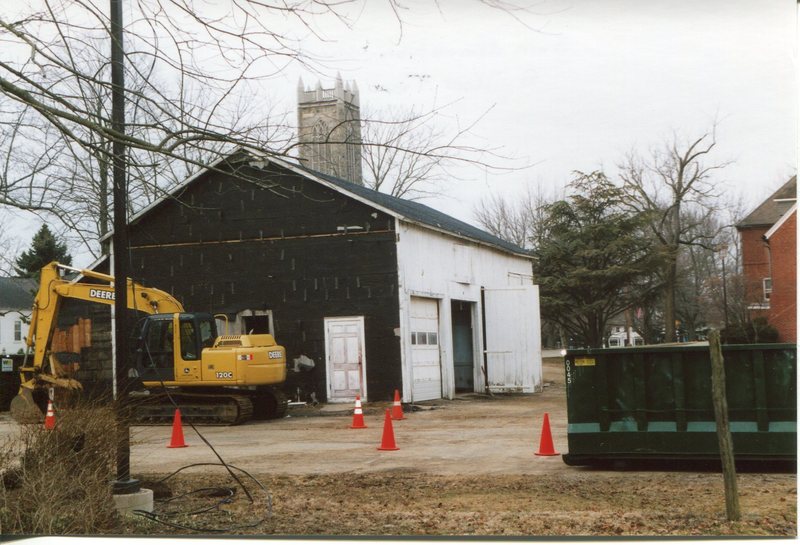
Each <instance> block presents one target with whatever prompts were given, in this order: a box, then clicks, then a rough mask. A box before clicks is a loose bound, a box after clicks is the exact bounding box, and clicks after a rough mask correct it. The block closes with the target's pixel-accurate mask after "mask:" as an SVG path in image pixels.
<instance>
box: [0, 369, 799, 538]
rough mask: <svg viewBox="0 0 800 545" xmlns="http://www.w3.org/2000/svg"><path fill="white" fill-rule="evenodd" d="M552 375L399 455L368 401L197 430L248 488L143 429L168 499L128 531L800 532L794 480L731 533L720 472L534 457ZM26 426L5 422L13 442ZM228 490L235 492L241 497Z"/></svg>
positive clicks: (159, 488) (398, 431)
mask: <svg viewBox="0 0 800 545" xmlns="http://www.w3.org/2000/svg"><path fill="white" fill-rule="evenodd" d="M544 379H545V383H546V387H545V389H544V392H542V393H541V394H536V395H528V396H521V395H520V396H498V397H493V398H490V397H486V396H478V395H469V396H464V397H463V398H460V399H456V400H452V401H437V402H434V403H427V404H423V405H420V406H419V407H418V409H419V410H406V412H405V416H406V419H405V420H402V421H395V422H393V429H394V435H395V439H396V443H397V446H398V447H399V450H396V451H379V450H377V447H378V445H379V444H380V442H381V436H382V433H383V419H384V411H385V409H386V408H387V407H388V404H386V403H377V404H367V405H365V414H366V417H365V418H366V423H367V426H368V428H367V429H350V428H349V426H350V424H351V422H352V407H344V406H336V405H328V406H325V407H321V408H320V407H317V408H301V409H292V410H291V411H290V416H289V417H287V418H284V419H282V420H280V421H273V422H253V423H248V424H246V425H242V426H236V427H201V428H199V432H200V433H201V434H202V436H203V437H204V438H205V440H206V441H208V442H209V443H210V444H211V445H212V446H213V447H214V450H216V452H217V453H218V454H219V456H220V457H221V458H222V459H224V460H225V462H226V463H228V464H230V465H231V466H235V468H237V469H235V470H232V471H233V473H234V474H235V475H236V477H237V478H238V479H239V481H240V483H236V482H235V481H234V479H233V478H232V477H231V476H230V475H229V474H228V473H227V472H226V470H225V469H224V468H222V467H220V466H209V465H193V464H213V463H218V462H219V460H218V459H217V457H216V455H215V454H214V452H212V450H211V449H210V448H209V447H208V446H207V445H206V444H205V443H204V442H203V440H202V439H201V437H200V436H198V435H197V433H196V432H195V431H194V430H192V429H191V427H189V426H186V425H184V428H183V431H184V436H185V441H186V443H187V444H188V445H189V446H188V447H187V448H167V444H168V443H169V442H170V436H171V431H172V430H171V429H170V427H169V426H160V427H158V426H156V427H136V428H134V429H133V430H132V451H131V468H132V473H133V474H134V476H135V477H137V478H140V479H142V480H143V482H144V484H145V485H146V486H148V487H150V488H152V489H153V490H154V491H155V493H156V497H157V499H158V500H159V501H157V502H156V509H155V513H156V514H157V515H156V517H157V518H158V519H159V520H160V522H154V521H150V520H146V519H144V518H141V517H136V518H133V519H130V520H128V521H127V522H126V523H125V524H126V526H125V529H124V532H125V533H128V534H141V535H152V534H172V535H174V534H196V533H201V534H205V535H214V534H216V533H222V534H237V535H238V534H249V535H271V536H275V535H279V536H291V535H304V536H308V535H314V536H339V535H366V536H411V535H414V536H418V535H430V536H434V535H456V536H466V535H478V536H526V537H531V536H585V535H593V536H598V535H601V536H606V535H607V536H620V535H623V536H625V535H634V536H662V535H681V536H705V535H710V536H715V535H764V536H796V535H797V488H796V476H795V475H794V474H786V473H747V474H740V475H739V480H738V483H739V491H740V497H741V506H742V513H743V517H742V520H741V521H740V522H735V523H729V522H727V521H726V519H725V501H724V492H723V483H722V476H721V475H720V474H719V473H716V472H713V471H702V470H698V469H694V470H692V469H688V470H687V469H684V470H681V471H666V470H656V471H641V470H635V471H634V470H618V471H611V470H597V469H591V468H578V467H570V466H567V465H566V464H564V462H563V461H562V460H561V457H560V456H548V457H544V456H536V455H535V454H534V453H535V451H536V450H537V449H538V447H539V439H540V432H541V428H542V417H543V414H544V413H545V412H547V413H548V414H549V418H550V424H551V430H552V434H553V440H554V443H555V448H556V450H558V451H559V452H562V453H563V452H564V451H565V450H566V447H567V443H566V399H565V389H564V377H563V368H562V364H561V361H560V359H555V360H548V361H547V362H546V364H545V372H544ZM12 428H13V425H12V424H11V423H9V422H8V421H7V420H6V419H2V420H0V436H2V434H3V433H7V432H8V431H9V430H11V429H12ZM186 466H190V467H186ZM182 468H185V469H182ZM175 471H179V472H178V473H177V474H175V475H174V476H171V477H168V476H169V475H170V474H171V473H172V472H175ZM164 477H168V478H167V479H166V480H165V481H160V479H162V478H164ZM242 485H243V486H242ZM219 487H223V488H225V487H232V488H233V489H235V492H234V493H233V495H232V496H231V497H228V495H227V494H228V491H227V490H220V489H219ZM184 493H190V494H189V495H187V496H181V495H182V494H184ZM248 494H249V495H251V496H252V499H251V498H248V497H247V495H248ZM176 496H180V497H179V498H178V499H173V500H169V501H166V502H165V501H162V500H168V498H170V497H172V498H174V497H176ZM189 513H194V514H189Z"/></svg>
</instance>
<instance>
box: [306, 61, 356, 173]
mask: <svg viewBox="0 0 800 545" xmlns="http://www.w3.org/2000/svg"><path fill="white" fill-rule="evenodd" d="M360 119H361V113H360V110H359V105H358V87H357V86H356V84H355V82H353V84H352V86H351V85H350V84H349V83H348V84H347V85H345V84H344V83H343V82H342V76H341V75H339V74H337V75H336V82H335V84H334V87H333V89H323V88H322V85H321V84H320V83H319V82H317V86H316V87H315V88H313V89H306V88H305V86H304V85H303V80H302V79H301V80H300V81H299V82H298V85H297V127H298V142H299V144H300V146H299V148H300V153H299V154H300V162H301V163H302V164H303V165H304V166H307V167H309V168H311V169H314V170H317V171H319V172H322V173H324V174H329V175H331V176H336V177H337V178H342V179H343V180H347V181H349V182H353V183H356V184H363V181H362V178H361V124H360Z"/></svg>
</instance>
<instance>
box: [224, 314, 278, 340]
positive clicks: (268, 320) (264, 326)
mask: <svg viewBox="0 0 800 545" xmlns="http://www.w3.org/2000/svg"><path fill="white" fill-rule="evenodd" d="M233 330H234V332H239V333H242V334H245V335H247V334H250V333H252V334H256V335H257V334H263V333H269V334H270V335H274V334H275V324H274V322H273V319H272V311H271V310H252V309H247V310H243V311H241V312H238V313H237V314H236V321H235V323H234V327H233Z"/></svg>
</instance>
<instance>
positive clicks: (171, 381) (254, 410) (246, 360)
mask: <svg viewBox="0 0 800 545" xmlns="http://www.w3.org/2000/svg"><path fill="white" fill-rule="evenodd" d="M62 271H71V272H75V273H79V274H80V276H81V277H83V279H89V280H91V281H95V280H98V281H101V282H102V283H86V282H83V281H78V279H77V278H79V277H76V279H73V280H67V279H65V278H63V277H62V275H61V272H62ZM127 294H128V308H130V309H133V310H138V311H141V312H144V313H146V314H147V316H146V317H144V318H143V319H142V320H141V321H140V325H139V326H137V328H136V342H135V344H134V346H133V347H132V348H133V351H132V352H133V358H134V360H135V362H133V363H134V365H133V366H132V367H133V368H134V369H135V370H136V373H137V374H138V377H139V379H140V380H141V381H142V383H143V385H144V388H145V390H143V391H140V392H132V393H131V397H132V398H133V399H135V400H136V402H135V403H133V406H134V418H135V420H136V422H139V423H168V422H171V421H172V418H173V416H174V412H175V405H174V404H173V402H174V403H176V404H177V405H178V407H179V408H180V410H181V415H182V416H183V418H184V419H185V420H187V421H191V422H192V423H199V424H217V425H219V424H222V425H232V424H240V423H242V422H245V421H247V420H249V419H251V418H259V419H267V418H280V417H282V416H284V415H285V414H286V411H287V408H288V399H287V397H286V395H285V394H284V393H283V392H282V391H281V390H280V389H279V386H280V385H281V384H282V383H283V382H284V381H285V380H286V350H285V349H284V348H283V347H282V346H279V345H278V344H276V342H275V339H274V338H273V337H272V335H267V334H257V335H222V336H217V327H216V320H215V318H214V316H212V315H211V314H208V313H187V312H184V309H183V306H182V305H181V303H180V302H179V301H178V300H176V299H175V298H174V297H172V296H171V295H170V294H168V293H166V292H164V291H161V290H159V289H156V288H150V287H145V286H142V285H140V284H138V283H136V282H134V281H132V280H131V279H130V278H129V279H127ZM64 299H79V300H82V301H89V302H94V303H101V304H105V305H113V304H114V277H113V276H109V275H107V274H102V273H98V272H95V271H91V270H83V269H76V268H73V267H69V266H66V265H62V264H60V263H57V262H52V263H49V264H48V265H46V266H45V267H44V268H42V271H41V277H40V282H39V290H38V292H37V294H36V298H35V300H34V303H33V314H32V316H31V326H30V331H29V333H28V336H27V337H26V339H25V342H26V344H27V345H28V354H27V355H26V359H25V363H23V365H22V367H21V368H20V379H21V386H20V389H19V393H18V395H17V396H16V397H15V398H14V399H13V400H12V401H11V407H10V410H11V415H12V417H13V418H14V419H15V420H17V421H18V422H40V421H41V420H42V418H43V415H44V412H45V410H46V407H47V401H48V399H54V398H55V399H57V400H63V401H64V402H65V403H67V402H69V400H72V399H74V398H75V397H78V396H79V395H80V392H81V390H82V389H83V386H82V384H81V383H80V382H79V381H78V380H76V379H75V378H74V372H75V370H76V366H75V364H64V363H62V362H61V361H59V358H58V356H57V353H56V352H54V351H52V350H51V342H52V339H53V331H54V329H55V326H56V322H57V319H58V314H59V309H60V307H61V303H62V302H63V300H64ZM31 350H32V353H33V361H32V364H29V363H28V361H27V360H28V357H29V356H30V354H31Z"/></svg>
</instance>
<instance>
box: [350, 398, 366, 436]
mask: <svg viewBox="0 0 800 545" xmlns="http://www.w3.org/2000/svg"><path fill="white" fill-rule="evenodd" d="M350 427H351V428H353V429H361V428H366V427H367V425H366V424H364V413H363V412H362V410H361V398H360V397H359V396H356V408H355V410H354V411H353V424H352V425H351V426H350Z"/></svg>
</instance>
